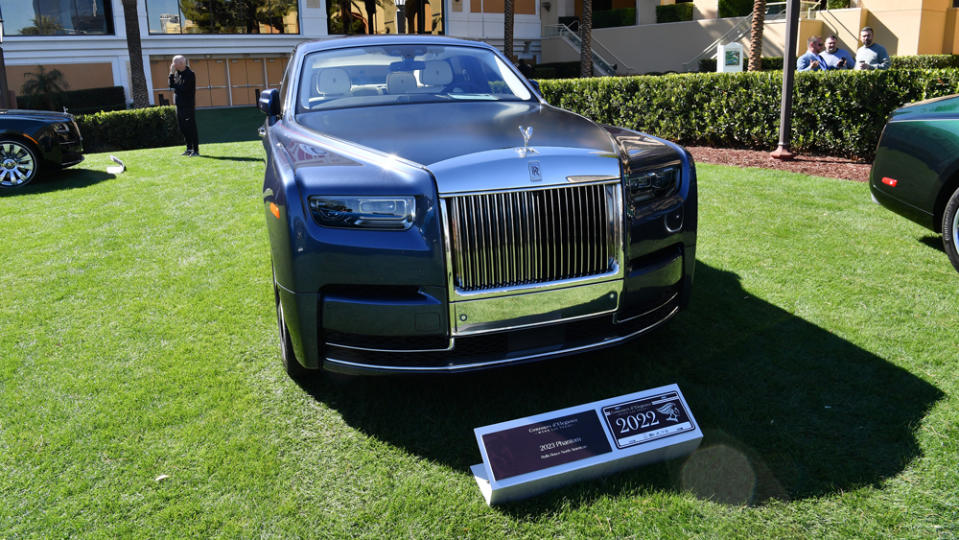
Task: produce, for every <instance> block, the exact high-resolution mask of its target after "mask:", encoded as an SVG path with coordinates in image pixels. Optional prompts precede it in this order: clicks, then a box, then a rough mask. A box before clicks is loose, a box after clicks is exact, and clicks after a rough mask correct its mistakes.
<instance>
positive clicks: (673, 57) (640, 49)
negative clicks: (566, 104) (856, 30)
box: [543, 17, 823, 73]
mask: <svg viewBox="0 0 959 540" xmlns="http://www.w3.org/2000/svg"><path fill="white" fill-rule="evenodd" d="M742 19H743V18H742V17H729V18H726V19H708V20H698V21H684V22H675V23H664V24H648V25H642V26H623V27H619V28H599V29H596V30H594V31H593V40H594V41H599V42H600V43H602V45H603V46H605V47H606V48H607V49H609V51H610V52H612V53H613V54H614V55H615V56H616V58H615V59H610V60H612V61H614V62H619V63H620V64H621V65H625V66H627V70H628V71H629V72H631V73H650V72H664V71H684V66H683V65H684V63H686V62H689V61H690V60H692V59H693V58H695V57H696V56H697V55H699V54H700V53H701V52H702V51H703V49H705V48H706V47H707V46H708V45H709V44H711V43H712V42H713V41H715V40H716V39H719V38H720V37H722V36H723V35H724V34H725V33H726V32H728V31H729V30H730V29H731V28H733V27H734V26H735V25H736V24H737V23H739V22H740V21H742ZM822 33H823V23H822V21H809V20H805V21H802V22H801V23H800V32H799V34H800V38H801V39H800V43H799V44H798V45H797V49H796V50H797V52H796V54H797V55H798V54H801V53H802V52H803V51H805V49H806V45H805V43H806V37H807V36H810V35H813V34H819V35H821V34H822ZM676 36H682V39H676ZM785 42H786V23H785V22H784V21H771V22H769V23H767V24H766V27H765V30H764V31H763V55H764V56H783V46H784V45H785ZM739 43H741V44H742V45H743V47H744V48H745V49H746V50H748V49H749V35H748V34H747V35H746V36H744V37H743V38H742V39H740V40H739ZM543 59H544V60H543V61H544V62H573V61H578V60H579V53H578V52H577V51H575V50H573V48H572V47H570V46H569V45H567V44H566V43H565V42H563V41H562V40H560V39H559V38H554V39H544V40H543ZM696 69H698V62H697V63H696V66H694V67H693V70H694V71H695V70H696Z"/></svg>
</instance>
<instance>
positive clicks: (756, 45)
mask: <svg viewBox="0 0 959 540" xmlns="http://www.w3.org/2000/svg"><path fill="white" fill-rule="evenodd" d="M765 23H766V0H754V2H753V24H752V28H750V31H749V68H748V69H749V71H761V70H762V68H763V61H762V60H763V26H764V25H765Z"/></svg>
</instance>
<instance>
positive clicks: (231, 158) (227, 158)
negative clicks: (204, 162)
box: [195, 154, 263, 162]
mask: <svg viewBox="0 0 959 540" xmlns="http://www.w3.org/2000/svg"><path fill="white" fill-rule="evenodd" d="M195 157H198V158H203V159H218V160H221V161H260V162H262V161H263V158H255V157H241V156H211V155H209V154H200V155H199V156H195Z"/></svg>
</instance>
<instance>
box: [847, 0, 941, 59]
mask: <svg viewBox="0 0 959 540" xmlns="http://www.w3.org/2000/svg"><path fill="white" fill-rule="evenodd" d="M862 7H863V8H865V9H866V10H867V11H868V17H867V18H866V22H865V24H866V25H869V26H872V27H873V30H874V31H875V41H876V43H879V44H880V45H882V46H884V47H886V50H888V51H889V54H893V55H909V54H941V53H942V52H943V49H944V47H943V45H944V41H945V30H946V19H947V12H948V11H949V10H951V9H952V2H951V1H950V0H913V1H911V2H905V1H903V0H863V1H862ZM950 52H951V51H950Z"/></svg>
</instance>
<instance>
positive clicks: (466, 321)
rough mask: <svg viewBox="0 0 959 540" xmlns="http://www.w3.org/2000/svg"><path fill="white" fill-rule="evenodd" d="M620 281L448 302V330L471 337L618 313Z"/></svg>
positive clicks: (454, 333)
mask: <svg viewBox="0 0 959 540" xmlns="http://www.w3.org/2000/svg"><path fill="white" fill-rule="evenodd" d="M622 291H623V281H622V280H621V279H617V280H612V281H603V282H600V283H591V284H588V285H579V286H576V287H569V288H565V289H556V290H551V291H536V292H528V293H526V294H515V295H511V296H499V297H494V298H480V299H476V300H462V301H459V302H450V330H451V331H452V333H453V335H454V336H471V335H476V334H486V333H490V332H502V331H505V330H516V329H519V328H530V327H534V326H547V325H551V324H559V323H564V322H570V321H575V320H580V319H585V318H589V317H595V316H597V315H603V314H606V313H612V312H614V311H616V310H617V309H619V297H620V294H621V293H622Z"/></svg>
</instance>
